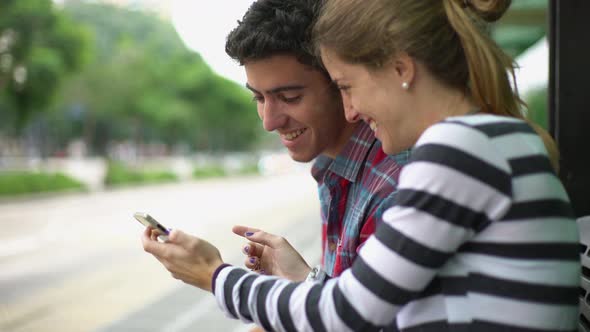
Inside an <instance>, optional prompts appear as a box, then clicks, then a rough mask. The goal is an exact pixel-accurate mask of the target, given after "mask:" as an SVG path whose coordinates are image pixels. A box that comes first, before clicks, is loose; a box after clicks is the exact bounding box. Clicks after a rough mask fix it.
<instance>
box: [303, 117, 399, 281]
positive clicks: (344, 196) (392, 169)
mask: <svg viewBox="0 0 590 332" xmlns="http://www.w3.org/2000/svg"><path fill="white" fill-rule="evenodd" d="M409 155H410V154H409V151H404V152H402V153H399V154H397V155H392V156H390V155H387V154H386V153H385V152H383V150H382V149H381V142H379V141H378V140H377V139H376V138H375V135H374V134H373V131H372V130H371V129H370V128H369V126H368V125H367V124H365V123H364V122H362V123H359V125H358V127H357V128H356V130H355V132H354V133H353V135H352V136H351V138H350V140H349V141H348V143H347V144H346V146H345V147H344V149H343V150H342V152H341V153H340V154H339V155H338V156H337V157H336V159H331V158H329V157H326V156H323V155H322V156H319V157H318V158H316V160H315V162H314V164H313V167H312V169H311V173H312V176H313V177H314V179H315V180H316V181H317V182H318V192H319V196H320V203H321V213H322V266H323V268H324V270H325V271H326V273H327V274H328V275H330V276H332V277H335V276H338V275H340V273H342V272H343V271H344V270H345V269H347V268H349V267H350V266H351V265H352V262H353V261H354V259H355V257H356V255H357V253H358V250H359V249H360V247H361V245H362V244H363V243H364V242H365V240H367V238H368V237H369V236H370V235H371V234H373V233H374V232H375V227H376V222H377V221H380V220H381V215H382V213H383V212H384V211H385V210H386V209H387V208H389V207H391V206H392V205H393V201H394V198H395V194H396V191H397V180H398V177H399V174H400V171H401V168H402V166H403V165H405V164H406V163H407V162H408V158H409Z"/></svg>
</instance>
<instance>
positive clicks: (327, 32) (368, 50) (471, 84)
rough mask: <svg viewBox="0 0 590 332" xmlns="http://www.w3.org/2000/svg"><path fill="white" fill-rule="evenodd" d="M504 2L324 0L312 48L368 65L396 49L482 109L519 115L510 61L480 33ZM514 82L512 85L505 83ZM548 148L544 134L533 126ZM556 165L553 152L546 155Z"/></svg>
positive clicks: (507, 0)
mask: <svg viewBox="0 0 590 332" xmlns="http://www.w3.org/2000/svg"><path fill="white" fill-rule="evenodd" d="M510 3H511V0H328V1H327V2H326V3H325V5H324V7H323V9H322V13H321V15H320V17H319V19H318V21H317V22H316V25H315V27H314V32H313V33H314V40H315V43H316V45H317V46H320V45H321V46H322V47H326V48H328V49H330V50H331V51H332V52H334V53H335V54H337V55H338V56H339V57H340V58H341V59H342V60H344V61H346V62H349V63H355V64H362V65H365V66H367V67H368V68H371V69H376V68H379V67H381V66H382V65H384V64H385V63H386V62H387V61H389V60H391V58H392V57H393V56H395V55H396V54H399V53H402V52H403V53H407V54H408V55H410V56H411V57H413V58H415V59H416V60H417V61H419V62H420V63H422V64H423V65H424V66H426V68H427V69H428V70H429V71H430V73H431V74H432V75H434V77H436V78H437V79H438V80H439V81H440V82H442V83H443V84H446V85H447V86H450V87H452V88H455V89H459V90H462V91H464V93H465V94H466V96H468V97H469V98H471V99H472V100H473V102H474V103H475V104H476V105H477V106H478V107H479V109H480V110H481V111H482V112H485V113H492V114H497V115H505V116H511V117H516V118H520V119H524V116H523V113H522V111H521V110H522V106H524V105H525V104H524V102H523V101H522V100H521V99H520V97H519V95H518V90H517V87H516V82H515V79H514V68H515V67H516V65H515V63H514V60H513V59H512V58H511V57H510V56H508V55H507V54H506V53H504V51H502V49H501V48H500V47H499V46H498V45H497V44H496V43H495V42H494V41H493V40H492V38H491V37H490V36H489V34H488V33H487V32H486V29H487V26H488V24H487V23H489V22H494V21H496V20H498V19H499V18H500V17H501V16H502V15H503V14H504V12H505V11H506V10H507V9H508V7H509V6H510ZM512 83H513V84H514V87H513V86H512ZM535 130H537V132H539V133H540V135H541V137H542V138H543V141H544V142H545V145H546V147H547V148H548V150H549V151H551V150H553V151H556V149H554V148H550V147H554V146H555V143H554V142H552V140H551V137H550V136H549V135H548V134H547V133H546V132H542V129H541V128H540V127H538V126H535ZM551 154H552V156H551V158H552V162H553V164H554V165H557V158H558V157H557V155H556V154H554V153H553V152H551Z"/></svg>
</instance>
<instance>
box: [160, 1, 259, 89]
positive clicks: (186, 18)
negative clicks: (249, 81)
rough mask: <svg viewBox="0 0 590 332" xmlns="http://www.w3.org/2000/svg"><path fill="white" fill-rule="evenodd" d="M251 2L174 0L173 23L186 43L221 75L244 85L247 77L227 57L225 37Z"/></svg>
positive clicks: (242, 69) (239, 67)
mask: <svg viewBox="0 0 590 332" xmlns="http://www.w3.org/2000/svg"><path fill="white" fill-rule="evenodd" d="M251 3H252V1H251V0H207V1H204V0H174V1H173V2H172V11H171V16H172V23H173V24H174V27H175V28H176V30H177V31H178V33H179V35H180V37H181V38H182V40H183V41H184V43H185V44H186V45H187V47H189V48H190V49H192V50H194V51H196V52H198V53H200V54H201V56H202V57H203V59H204V60H205V61H206V62H207V64H209V66H211V68H212V69H213V70H214V71H215V72H217V73H218V74H219V75H221V76H224V77H226V78H228V79H230V80H233V81H235V82H237V83H238V84H241V85H244V84H245V83H246V74H245V72H244V68H242V67H241V66H240V65H239V64H238V63H237V62H235V61H233V60H232V59H231V58H229V57H228V56H227V54H225V38H226V36H227V34H228V33H229V32H230V31H231V30H232V29H233V28H234V27H235V26H236V25H237V21H238V20H239V19H241V18H242V16H243V15H244V13H245V12H246V10H247V9H248V8H249V7H250V4H251Z"/></svg>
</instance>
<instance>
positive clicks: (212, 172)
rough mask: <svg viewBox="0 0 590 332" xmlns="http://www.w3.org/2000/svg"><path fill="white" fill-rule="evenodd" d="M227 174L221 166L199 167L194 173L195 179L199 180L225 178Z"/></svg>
mask: <svg viewBox="0 0 590 332" xmlns="http://www.w3.org/2000/svg"><path fill="white" fill-rule="evenodd" d="M226 175H227V173H226V172H225V169H223V167H221V166H207V167H197V168H195V170H194V171H193V177H194V178H197V179H204V178H215V177H224V176H226Z"/></svg>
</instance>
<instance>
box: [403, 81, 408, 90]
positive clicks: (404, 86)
mask: <svg viewBox="0 0 590 332" xmlns="http://www.w3.org/2000/svg"><path fill="white" fill-rule="evenodd" d="M409 88H410V84H408V82H403V83H402V89H404V90H408V89H409Z"/></svg>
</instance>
